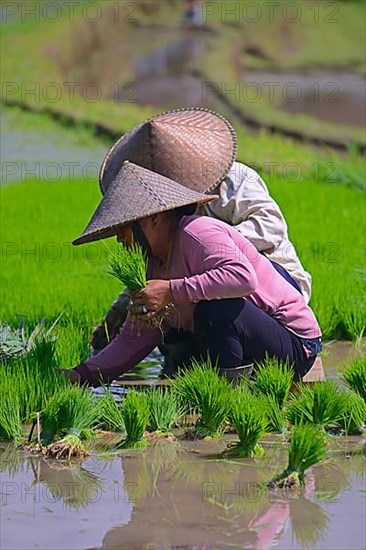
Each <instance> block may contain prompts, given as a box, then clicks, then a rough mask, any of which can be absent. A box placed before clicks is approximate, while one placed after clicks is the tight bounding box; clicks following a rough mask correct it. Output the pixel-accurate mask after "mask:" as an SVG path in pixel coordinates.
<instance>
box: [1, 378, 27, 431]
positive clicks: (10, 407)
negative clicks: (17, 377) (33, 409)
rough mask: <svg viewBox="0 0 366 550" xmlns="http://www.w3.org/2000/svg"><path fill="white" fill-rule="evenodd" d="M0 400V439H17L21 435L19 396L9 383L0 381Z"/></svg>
mask: <svg viewBox="0 0 366 550" xmlns="http://www.w3.org/2000/svg"><path fill="white" fill-rule="evenodd" d="M0 401H1V407H0V439H7V440H15V441H19V440H20V439H21V438H22V435H23V430H22V422H21V418H20V413H19V398H18V395H17V393H16V392H14V388H13V387H12V386H11V385H10V384H7V383H4V382H1V384H0Z"/></svg>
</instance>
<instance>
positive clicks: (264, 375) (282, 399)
mask: <svg viewBox="0 0 366 550" xmlns="http://www.w3.org/2000/svg"><path fill="white" fill-rule="evenodd" d="M293 377H294V373H293V370H292V369H291V368H290V367H289V365H288V363H281V362H280V361H278V359H269V358H267V359H265V361H264V362H263V363H262V364H261V365H259V366H258V367H257V368H256V370H255V375H254V380H253V388H254V391H255V392H258V393H261V394H263V395H265V396H270V397H272V398H273V399H274V400H275V401H276V402H277V404H278V406H279V407H280V408H282V407H283V406H284V404H285V403H286V400H287V398H288V395H289V391H290V388H291V385H292V382H293Z"/></svg>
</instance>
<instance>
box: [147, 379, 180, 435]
mask: <svg viewBox="0 0 366 550" xmlns="http://www.w3.org/2000/svg"><path fill="white" fill-rule="evenodd" d="M147 399H148V404H149V409H150V420H149V426H150V428H151V429H152V430H153V431H154V432H163V433H164V432H169V431H170V430H171V429H172V428H173V426H175V425H176V424H177V421H178V418H179V417H180V416H181V414H182V411H181V410H180V408H179V405H178V400H177V397H176V395H175V394H174V393H173V392H171V391H165V390H164V389H163V388H156V389H151V390H150V391H149V392H148V394H147Z"/></svg>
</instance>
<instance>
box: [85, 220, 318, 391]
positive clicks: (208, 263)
mask: <svg viewBox="0 0 366 550" xmlns="http://www.w3.org/2000/svg"><path fill="white" fill-rule="evenodd" d="M148 279H149V280H151V279H165V280H170V287H171V291H172V295H173V300H174V305H175V308H174V309H173V311H172V312H171V313H170V314H169V316H168V317H167V318H166V319H165V321H164V324H163V325H162V327H161V328H160V329H159V328H148V327H146V328H145V327H143V328H139V330H137V329H136V327H133V326H132V324H131V320H130V318H129V316H128V317H127V320H126V323H125V324H124V326H123V327H122V329H121V331H120V333H119V334H118V335H117V336H116V338H115V339H114V340H112V342H111V343H110V344H109V345H108V346H107V347H106V348H105V349H104V350H102V351H101V352H100V353H98V354H97V355H95V356H94V357H91V358H90V359H88V360H87V361H85V363H83V364H82V365H80V366H78V367H77V368H76V370H77V371H78V372H79V373H80V375H81V376H82V379H83V380H87V381H88V382H89V383H90V384H92V385H97V386H98V385H100V383H101V381H104V382H110V381H112V380H113V379H115V378H116V377H118V376H119V375H121V374H122V373H124V372H126V371H128V370H129V369H131V368H132V367H133V366H134V365H136V364H137V363H139V362H140V361H141V360H142V359H144V358H145V357H146V356H147V355H148V354H149V353H150V352H151V351H152V350H153V349H154V348H155V347H156V346H157V345H159V344H160V343H161V342H162V339H163V336H164V334H166V333H167V331H168V330H169V329H170V328H181V329H183V330H188V331H191V332H193V331H194V326H193V319H194V309H195V304H196V303H197V302H200V301H201V300H215V299H225V298H243V299H247V300H250V301H251V302H252V303H253V304H255V305H256V306H257V307H259V308H260V309H262V310H263V311H265V312H266V313H267V314H268V315H270V316H271V317H273V318H274V319H276V320H277V321H278V322H279V323H281V324H282V325H283V326H285V327H286V328H287V329H288V330H290V331H291V332H293V333H294V334H296V335H297V336H299V337H301V338H317V337H319V336H320V335H321V332H320V328H319V325H318V323H317V321H316V318H315V316H314V314H313V312H312V310H311V309H310V308H309V306H308V305H307V304H306V301H305V299H304V297H303V296H302V295H301V294H300V293H299V292H298V291H297V290H296V289H295V288H293V287H292V286H291V285H290V284H289V283H288V282H287V281H286V280H285V279H284V278H283V277H282V276H281V275H280V274H279V273H278V272H277V271H276V270H275V269H274V268H273V266H272V264H271V263H270V261H269V260H268V259H267V258H266V257H265V256H263V255H261V254H260V253H259V252H258V251H257V249H256V248H255V247H254V245H252V244H251V243H250V242H249V241H248V240H247V239H246V238H245V237H243V236H242V235H241V234H240V233H239V232H238V231H236V230H235V229H234V228H232V227H230V226H229V225H228V224H226V223H224V222H222V221H220V220H216V219H214V218H209V217H206V216H184V217H183V218H181V220H180V222H179V225H178V227H177V229H176V231H175V234H174V236H173V241H172V245H171V250H170V258H169V259H168V261H167V265H165V264H161V262H160V261H158V260H157V259H154V258H153V259H150V260H149V268H148Z"/></svg>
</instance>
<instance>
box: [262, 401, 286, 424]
mask: <svg viewBox="0 0 366 550" xmlns="http://www.w3.org/2000/svg"><path fill="white" fill-rule="evenodd" d="M262 404H263V407H264V409H265V411H266V415H267V427H266V431H267V432H273V433H282V432H284V431H285V430H286V428H285V424H286V412H285V410H284V409H282V408H280V407H279V405H278V403H277V401H276V400H275V399H274V397H272V396H271V395H270V396H268V397H264V396H263V399H262Z"/></svg>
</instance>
